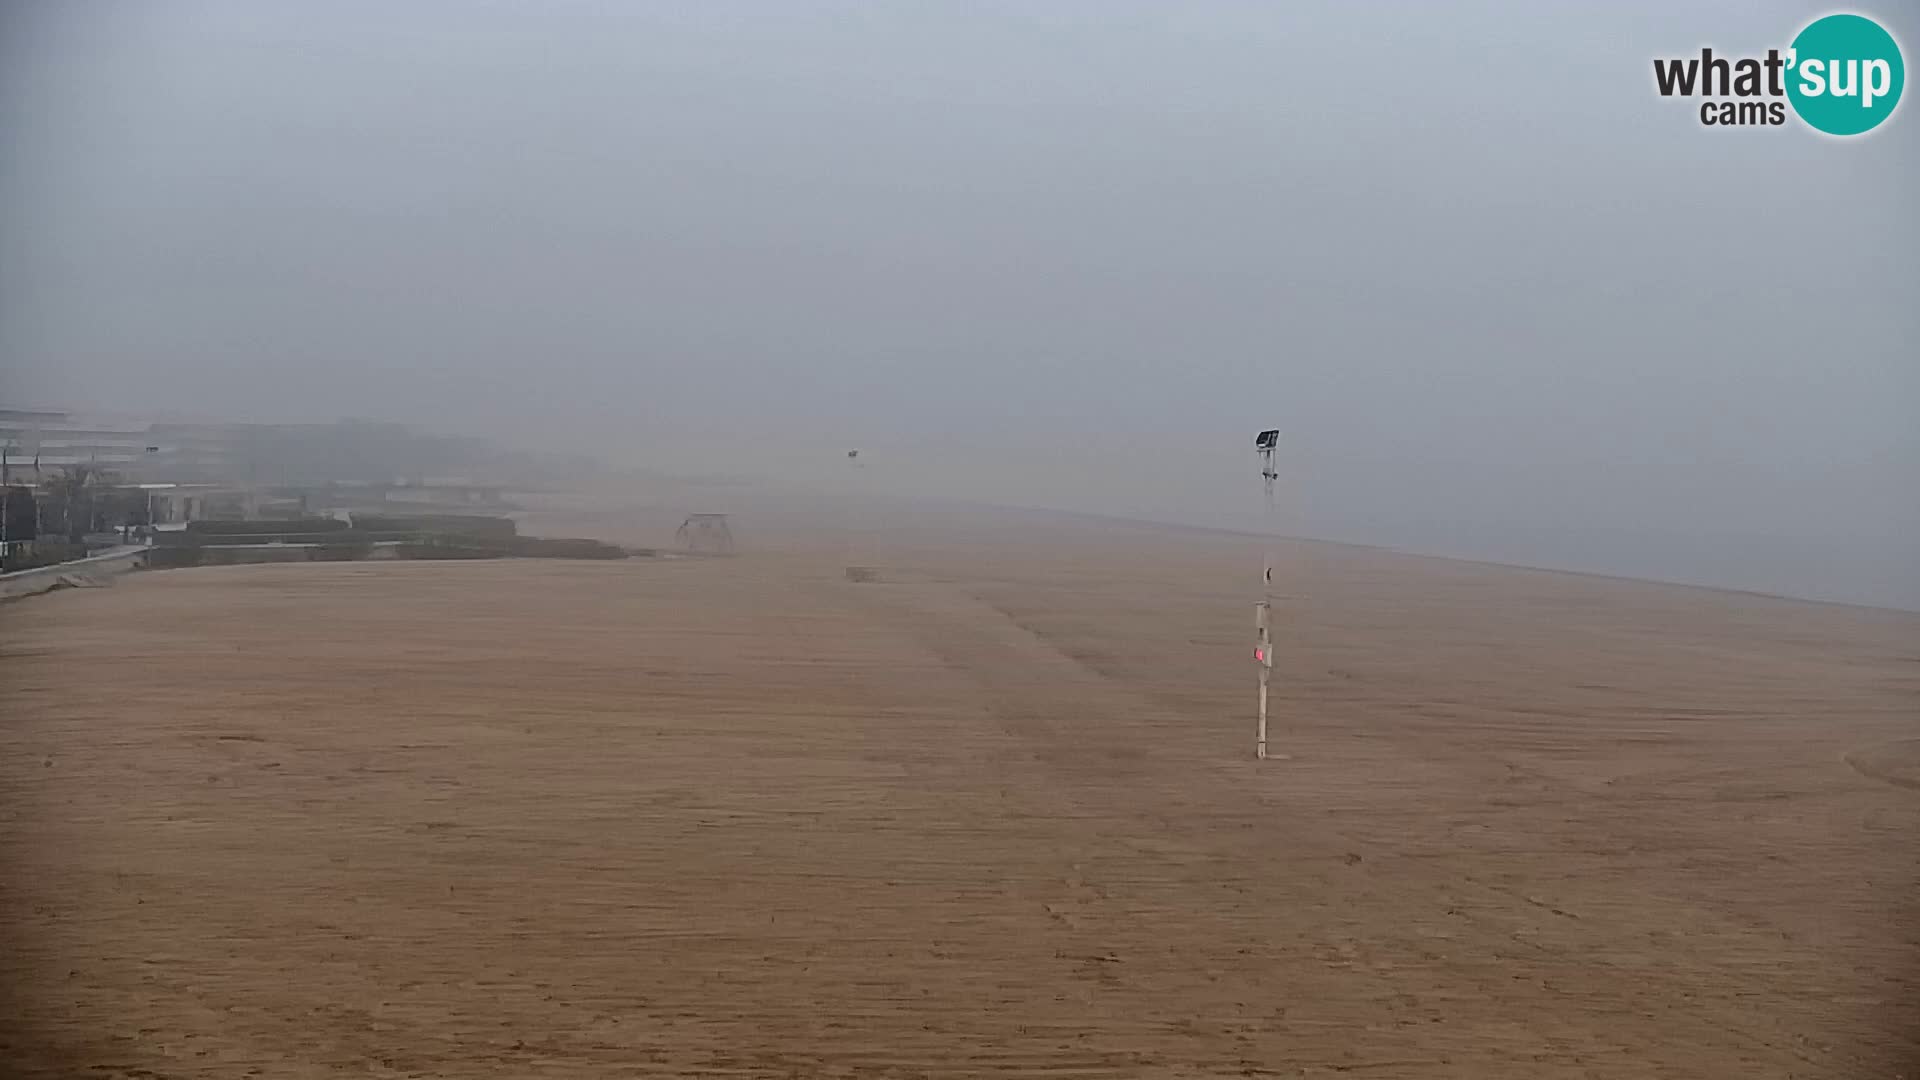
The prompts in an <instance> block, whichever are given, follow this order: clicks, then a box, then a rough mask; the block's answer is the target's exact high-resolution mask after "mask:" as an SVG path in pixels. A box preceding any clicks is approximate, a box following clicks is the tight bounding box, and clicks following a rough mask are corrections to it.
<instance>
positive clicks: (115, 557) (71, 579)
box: [0, 547, 147, 600]
mask: <svg viewBox="0 0 1920 1080" xmlns="http://www.w3.org/2000/svg"><path fill="white" fill-rule="evenodd" d="M146 557H147V549H146V548H144V547H122V548H115V549H114V550H112V551H109V552H107V553H105V554H103V555H93V556H89V557H88V558H85V559H75V560H73V561H72V562H64V563H56V564H54V565H52V566H41V567H36V568H35V569H32V570H16V571H14V572H13V573H11V574H0V600H9V599H12V598H14V597H17V596H32V595H33V594H35V593H43V592H46V591H48V590H49V589H56V588H59V587H60V586H62V585H99V584H105V583H106V581H107V579H108V578H111V577H114V576H115V575H118V574H124V573H126V572H127V571H129V570H138V569H139V568H140V567H141V566H143V565H144V564H145V563H146Z"/></svg>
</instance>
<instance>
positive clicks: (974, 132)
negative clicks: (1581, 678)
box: [0, 3, 1920, 608]
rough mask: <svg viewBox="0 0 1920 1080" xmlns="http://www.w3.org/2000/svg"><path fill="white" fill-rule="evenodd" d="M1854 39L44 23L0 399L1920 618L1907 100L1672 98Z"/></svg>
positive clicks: (1544, 24)
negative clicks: (1655, 583) (1261, 437)
mask: <svg viewBox="0 0 1920 1080" xmlns="http://www.w3.org/2000/svg"><path fill="white" fill-rule="evenodd" d="M1096 7H1097V13H1096ZM1824 10H1825V9H1821V8H1817V7H1814V6H1811V5H1805V4H1769V5H1763V6H1759V7H1751V6H1734V5H1700V6H1695V7H1690V8H1686V9H1681V10H1660V11H1653V10H1647V11H1638V10H1604V11H1595V12H1591V13H1588V14H1587V16H1586V17H1585V19H1584V20H1583V21H1582V22H1581V23H1580V24H1579V26H1578V29H1577V32H1575V29H1574V28H1572V27H1569V26H1568V25H1567V24H1565V23H1563V22H1561V21H1558V20H1556V19H1554V18H1553V17H1551V15H1549V14H1547V13H1545V12H1541V11H1534V10H1530V9H1518V10H1514V9H1506V8H1502V7H1499V6H1495V5H1475V6H1471V7H1465V8H1450V9H1448V10H1445V11H1442V10H1438V9H1428V8H1424V7H1419V6H1411V5H1409V6H1400V7H1393V8H1381V9H1368V10H1365V11H1359V12H1353V11H1346V10H1344V9H1340V10H1338V11H1337V13H1336V9H1335V8H1332V7H1319V8H1304V9H1290V10H1284V11H1283V10H1265V9H1247V8H1237V7H1228V6H1224V5H1185V6H1181V7H1179V8H1177V9H1170V8H1165V7H1152V6H1144V5H1097V6H1096V5H1086V4H1063V5H1056V6H1050V7H1047V8H1044V9H1030V8H1024V7H1020V6H1014V5H1005V6H993V5H988V6H969V7H967V8H965V9H961V8H957V7H943V6H937V5H936V6H929V7H921V8H913V9H895V10H878V11H876V10H868V9H862V8H856V7H845V6H837V5H807V6H805V7H780V8H768V9H764V10H760V11H756V12H755V13H754V14H752V15H746V14H743V13H742V12H741V11H739V10H733V11H721V10H700V9H687V10H680V9H670V8H646V7H624V6H599V5H579V6H569V7H567V8H564V9H560V10H542V11H540V12H538V13H535V12H533V11H531V10H528V9H515V8H511V7H499V6H465V5H461V6H454V5H432V4H428V5H412V6H408V7H406V8H402V9H390V8H386V7H376V6H373V5H361V6H356V5H343V6H332V7H329V8H328V9H326V11H325V13H321V12H319V11H317V10H315V9H311V8H302V7H295V6H280V5H242V4H218V3H206V4H185V5H174V6H170V7H168V8H167V9H166V10H165V11H164V12H163V11H160V10H158V9H150V8H148V9H143V8H136V7H126V8H117V9H114V12H113V14H112V15H111V16H108V15H104V14H102V9H99V8H93V7H81V6H78V5H54V4H27V5H19V6H16V7H15V8H12V9H10V10H9V11H8V12H7V13H6V14H5V15H4V16H0V215H4V217H5V219H6V220H7V221H8V222H9V223H10V226H11V227H10V229H9V232H10V237H9V240H10V242H9V243H8V244H6V245H4V246H0V358H3V359H4V363H3V364H0V367H3V368H4V371H5V373H6V383H5V385H4V387H0V398H4V399H6V401H7V402H8V403H9V404H14V405H47V406H50V407H68V408H100V409H112V410H116V411H122V412H129V413H190V414H193V415H198V416H206V417H209V418H216V419H225V420H259V421H327V420H333V419H336V418H339V417H343V416H360V417H366V418H368V419H377V420H389V421H399V422H405V423H410V424H413V425H415V426H418V427H420V428H421V429H423V430H429V431H441V432H446V433H449V434H463V435H484V436H488V437H491V438H494V439H496V440H498V441H500V442H502V443H504V444H507V445H513V446H519V447H523V448H536V449H539V448H544V449H553V450H558V451H563V452H581V453H590V454H593V455H594V456H596V457H598V458H600V459H602V460H605V461H607V462H609V463H610V464H613V465H616V466H619V467H623V468H639V469H649V470H653V471H656V472H660V473H664V474H670V475H683V476H685V475H694V476H715V475H737V476H741V477H747V478H751V479H753V480H754V481H755V482H756V483H760V484H765V485H767V486H769V487H771V488H775V489H782V490H800V491H805V490H818V491H829V492H845V493H855V492H858V493H864V494H871V495H899V496H910V495H917V496H927V497H936V498H951V499H959V500H968V501H977V502H983V503H991V504H996V505H1011V506H1030V507H1037V508H1051V509H1058V510H1067V511H1076V512H1087V513H1099V514H1109V515H1114V516H1120V517H1128V518H1136V519H1142V520H1151V521H1165V522H1175V523H1183V524H1195V525H1202V526H1219V527H1227V528H1236V529H1246V530H1260V529H1263V528H1265V527H1266V526H1267V525H1268V522H1266V521H1265V520H1264V517H1263V512H1262V510H1261V507H1260V500H1259V481H1258V476H1257V464H1256V461H1255V459H1254V455H1253V453H1252V446H1251V441H1252V435H1253V433H1254V432H1255V431H1257V430H1259V429H1261V428H1264V427H1272V426H1278V427H1280V428H1281V429H1282V430H1283V432H1284V437H1283V443H1282V456H1281V463H1282V472H1283V476H1284V479H1283V484H1282V487H1283V491H1282V495H1283V498H1282V510H1281V513H1280V514H1279V515H1278V517H1279V520H1278V521H1277V522H1276V523H1274V527H1275V528H1277V529H1278V530H1279V531H1283V532H1288V533H1292V534H1298V535H1303V536H1309V537H1316V538H1324V539H1329V540H1336V541H1345V542H1357V543H1368V544H1378V545H1381V546H1386V547H1391V548H1396V549H1400V550H1406V551H1413V552H1420V553H1426V554H1435V555H1443V556H1452V557H1462V558H1472V559H1485V560H1488V561H1497V562H1506V563H1517V564H1522V565H1532V566H1543V567H1551V568H1558V569H1568V570H1582V571H1592V572H1599V573H1607V574H1617V575H1621V576H1629V577H1638V578H1649V579H1656V580H1671V581H1684V582H1690V583H1694V584H1701V585H1709V586H1716V587H1724V588H1739V589H1750V590H1755V591H1761V592H1770V593H1780V594H1785V595H1792V596H1802V597H1808V598H1813V599H1826V600H1842V601H1848V602H1856V603H1868V604H1876V605H1881V606H1899V607H1909V608H1916V607H1920V559H1916V557H1915V555H1914V554H1913V548H1914V544H1913V537H1914V536H1915V535H1916V534H1917V533H1920V495H1916V492H1920V424H1916V423H1915V420H1914V417H1915V411H1916V406H1917V405H1920V371H1916V365H1915V363H1914V358H1915V355H1916V350H1915V348H1914V345H1915V342H1916V341H1920V313H1916V311H1915V309H1914V306H1913V304H1912V300H1911V298H1912V295H1913V293H1914V288H1915V285H1916V284H1920V267H1916V262H1915V255H1914V252H1915V251H1916V245H1915V241H1916V240H1920V227H1917V222H1916V217H1915V213H1914V210H1913V202H1912V198H1911V187H1912V183H1911V181H1912V177H1913V175H1914V169H1913V166H1914V165H1915V164H1916V163H1917V162H1920V142H1917V140H1920V136H1916V134H1915V131H1916V129H1915V127H1914V123H1913V120H1912V117H1911V116H1910V115H1898V116H1896V117H1895V118H1894V119H1893V121H1891V122H1890V124H1889V125H1888V127H1887V129H1886V130H1883V131H1879V132H1876V133H1874V134H1873V135H1872V136H1870V137H1867V138H1863V139H1860V140H1856V141H1851V142H1839V141H1834V140H1828V139H1822V138H1817V137H1815V136H1813V135H1811V134H1810V133H1808V132H1805V131H1796V130H1781V131H1766V132H1758V131H1725V132H1710V131H1703V130H1702V129H1701V128H1700V127H1699V125H1698V124H1697V123H1696V122H1694V121H1693V120H1691V119H1690V118H1689V117H1687V116H1686V115H1684V114H1676V113H1674V112H1673V111H1672V110H1670V109H1668V108H1665V107H1664V106H1665V105H1666V104H1668V103H1665V102H1662V101H1661V100H1660V99H1659V98H1658V97H1657V96H1656V95H1655V93H1654V91H1653V89H1652V88H1651V86H1650V76H1649V70H1648V61H1649V60H1650V59H1651V58H1652V57H1655V56H1660V55H1670V54H1679V53H1683V52H1685V51H1686V50H1687V49H1689V48H1696V49H1697V48H1698V46H1699V45H1700V44H1701V43H1702V42H1710V43H1712V44H1713V45H1714V46H1715V48H1716V50H1717V51H1720V50H1724V51H1726V52H1728V53H1729V54H1731V53H1732V52H1734V51H1736V50H1743V49H1744V50H1761V51H1764V49H1765V48H1766V47H1768V46H1769V45H1772V44H1778V43H1780V42H1781V41H1783V40H1784V39H1785V37H1786V36H1787V35H1789V34H1790V33H1791V32H1792V30H1793V29H1794V28H1795V27H1797V26H1798V25H1800V24H1801V23H1804V22H1805V21H1806V20H1807V19H1808V18H1810V17H1811V16H1813V15H1815V14H1819V13H1820V12H1822V11H1824ZM1890 25H1891V26H1892V27H1893V29H1894V30H1895V32H1896V33H1897V34H1904V37H1903V40H1907V41H1912V40H1920V24H1914V23H1912V21H1911V19H1910V18H1909V19H1907V20H1906V21H1905V22H1902V21H1901V19H1899V18H1895V19H1892V20H1890ZM1350 54H1354V55H1364V56H1365V57H1366V58H1367V64H1366V65H1365V66H1364V72H1363V73H1362V74H1356V73H1355V71H1356V69H1355V67H1354V65H1353V64H1352V63H1351V62H1350V59H1349V57H1350ZM1474 57H1483V58H1486V62H1484V63H1483V62H1475V61H1474V60H1473V59H1471V58H1474ZM1338 87H1349V88H1350V89H1349V90H1345V91H1341V92H1337V93H1330V92H1329V90H1328V88H1338ZM1911 110H1912V106H1911V104H1909V105H1907V106H1906V107H1905V108H1903V109H1902V110H1901V111H1902V113H1903V114H1906V113H1911ZM856 447H857V448H859V449H860V450H861V451H862V460H863V461H864V462H865V463H866V468H864V469H863V470H861V471H860V472H859V473H858V474H853V473H850V472H849V470H848V469H847V468H846V465H845V459H844V452H845V450H847V449H851V448H856Z"/></svg>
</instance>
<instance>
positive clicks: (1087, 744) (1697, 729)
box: [0, 511, 1920, 1078]
mask: <svg viewBox="0 0 1920 1080" xmlns="http://www.w3.org/2000/svg"><path fill="white" fill-rule="evenodd" d="M549 517H550V519H551V520H550V521H549V522H548V524H549V525H551V526H552V527H550V528H543V529H539V530H536V531H543V532H561V531H564V532H575V533H580V532H586V533H591V534H598V535H603V536H608V537H610V538H614V539H625V540H632V541H635V542H660V541H661V540H663V539H664V536H661V535H657V534H659V533H661V532H662V529H663V525H662V521H664V520H665V519H664V518H662V519H660V520H655V518H656V517H658V515H654V516H652V517H650V516H648V515H647V514H645V513H635V514H632V515H628V516H625V517H623V516H622V515H619V514H607V513H602V514H576V515H571V516H569V515H567V514H562V513H554V514H550V515H549ZM738 524H739V526H740V528H739V531H740V533H741V539H742V547H743V554H742V555H740V556H739V557H737V558H732V559H699V560H672V561H669V560H655V559H636V560H630V561H627V562H624V563H617V564H598V563H567V562H543V561H515V562H481V563H385V564H315V565H304V566H250V567H222V568H208V569H195V570H179V571H166V572H153V573H146V574H139V575H135V576H133V577H130V578H127V579H124V580H123V581H122V582H121V583H120V584H119V585H117V586H116V587H114V588H111V589H89V590H71V591H65V592H61V593H56V594H51V595H48V596H43V597H37V598H33V599H31V600H28V601H22V602H18V603H14V604H9V605H6V607H5V609H4V610H3V611H0V681H3V683H4V688H5V692H6V706H5V710H4V719H3V720H0V800H4V801H3V802H0V810H3V811H4V818H0V858H3V859H4V878H3V879H0V928H4V937H3V938H0V944H4V946H5V947H4V949H3V950H0V979H3V980H4V986H5V990H4V992H5V993H6V995H7V999H6V1000H5V1001H4V1003H3V1004H4V1006H5V1008H4V1013H5V1015H6V1017H7V1020H8V1027H7V1029H6V1030H5V1032H4V1033H3V1034H0V1038H4V1041H5V1042H6V1044H7V1045H6V1046H5V1048H4V1050H0V1057H3V1058H4V1060H6V1062H7V1063H8V1067H9V1069H10V1070H11V1072H12V1074H15V1075H22V1076H47V1077H54V1076H60V1077H66V1076H88V1077H129V1078H130V1077H145V1078H156V1077H168V1078H171V1077H247V1076H263V1077H293V1078H301V1077H323V1076H326V1077H330V1076H335V1075H341V1074H352V1075H362V1076H374V1077H401V1076H431V1077H467V1076H476V1077H477V1076H489V1077H493V1076H497V1077H601V1076H604V1077H616V1076H619V1077H627V1076H635V1075H663V1076H665V1075H706V1076H753V1077H788V1076H806V1077H811V1076H829V1077H851V1076H876V1077H879V1076H886V1077H908V1076H943V1077H944V1076H987V1075H1026V1076H1045V1077H1061V1078H1064V1077H1108V1076H1111V1077H1198V1076H1243V1075H1251V1076H1334V1075H1346V1074H1354V1075H1362V1076H1367V1077H1463V1078H1464V1077H1474V1078H1500V1077H1512V1078H1521V1077H1526V1078H1534V1077H1570V1078H1571V1077H1645V1076H1672V1077H1681V1076H1686V1077H1695V1076H1729V1077H1836V1078H1838V1077H1893V1076H1896V1075H1905V1076H1908V1077H1913V1076H1915V1075H1916V1073H1915V1071H1914V1068H1915V1066H1916V1064H1920V900H1916V885H1920V720H1917V719H1916V716H1917V713H1920V708H1917V706H1920V616H1916V615H1907V614H1899V613H1893V612H1887V611H1876V610H1872V609H1865V608H1848V607H1839V606H1832V605H1817V604H1803V603H1795V602H1789V601H1782V600H1775V599H1768V598H1763V597H1753V596H1742V595H1737V594H1728V593H1715V592H1708V591H1703V590H1692V589H1685V588H1678V587H1670V586H1660V585H1651V584H1644V583H1635V582H1623V581H1613V580H1607V579H1600V578H1585V577H1577V576H1569V575H1560V574H1549V573H1539V572H1529V571H1521V570H1514V569H1507V568H1501V567H1493V566H1483V565H1475V564H1466V563H1453V562H1443V561H1437V560H1424V559H1415V558H1410V557H1405V556H1398V555H1392V554H1389V553H1384V552H1376V551H1365V550H1359V549H1348V548H1337V547H1331V546H1301V545H1294V546H1289V547H1286V548H1285V549H1283V551H1282V555H1281V581H1282V587H1283V590H1284V591H1289V592H1291V593H1293V594H1294V595H1293V596H1292V597H1291V598H1290V599H1287V600H1285V601H1283V602H1282V610H1283V612H1284V617H1283V631H1282V634H1281V665H1280V668H1279V670H1278V672H1277V674H1278V680H1277V681H1278V684H1279V691H1278V695H1277V700H1276V710H1277V713H1278V715H1279V716H1280V717H1281V719H1280V720H1279V721H1278V722H1276V726H1275V733H1274V739H1275V749H1276V750H1279V751H1283V752H1286V753H1289V754H1290V755H1291V758H1290V759H1289V760H1285V761H1269V762H1267V763H1265V764H1259V763H1256V762H1254V761H1253V760H1251V751H1252V718H1251V715H1250V709H1251V704H1252V698H1253V689H1254V685H1255V670H1254V666H1253V662H1252V660H1251V657H1250V647H1251V624H1252V613H1251V609H1250V602H1251V600H1252V599H1253V596H1252V595H1251V591H1250V589H1251V587H1252V586H1253V585H1255V584H1256V582H1257V567H1258V565H1259V549H1258V545H1257V542H1256V541H1252V540H1249V539H1248V538H1245V537H1236V536H1229V535H1224V534H1209V533H1198V532H1180V531H1175V530H1169V529H1161V528H1152V527H1143V526H1128V525H1122V524H1117V523H1099V522H1093V521H1087V520H1075V519H1067V518H1057V519H1056V518H1047V517H1044V516H1040V515H1009V516H1007V517H1005V518H1004V519H996V520H991V521H989V520H984V519H981V518H978V517H973V516H969V515H967V514H963V513H959V512H957V511H956V512H950V513H948V514H946V515H935V516H933V517H929V518H925V519H921V520H916V521H913V522H902V523H900V524H899V525H898V527H897V528H896V527H889V528H886V529H880V530H868V531H863V532H861V533H859V534H858V535H857V536H854V537H852V538H846V537H840V538H838V539H836V538H835V535H834V533H833V531H832V528H830V527H820V528H813V529H811V530H809V529H806V528H798V527H795V528H792V529H787V528H786V526H785V525H783V524H779V523H777V522H776V523H774V524H772V525H767V526H764V527H761V526H756V524H755V523H754V521H753V520H752V519H751V518H750V517H745V516H743V517H742V519H741V520H740V521H739V523H738ZM664 529H665V532H666V533H668V534H670V532H671V524H666V525H665V526H664ZM783 530H784V531H783ZM849 558H854V561H858V562H861V563H863V564H870V565H875V566H878V567H881V568H882V574H881V577H882V580H881V581H879V582H877V583H872V584H854V583H850V582H848V581H846V580H844V579H843V577H842V575H841V570H840V567H841V565H842V563H843V562H845V561H847V560H848V559H849Z"/></svg>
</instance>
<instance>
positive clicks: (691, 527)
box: [673, 514, 733, 555]
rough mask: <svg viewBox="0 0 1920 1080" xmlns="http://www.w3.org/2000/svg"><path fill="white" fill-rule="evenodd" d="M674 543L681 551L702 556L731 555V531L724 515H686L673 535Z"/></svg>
mask: <svg viewBox="0 0 1920 1080" xmlns="http://www.w3.org/2000/svg"><path fill="white" fill-rule="evenodd" d="M673 540H674V543H676V544H678V545H680V548H681V550H683V551H694V552H699V553H700V554H703V555H731V554H733V530H732V529H731V528H729V527H728V526H727V515H725V514H688V515H687V520H685V521H683V522H681V523H680V528H679V530H678V531H677V532H675V533H674V534H673Z"/></svg>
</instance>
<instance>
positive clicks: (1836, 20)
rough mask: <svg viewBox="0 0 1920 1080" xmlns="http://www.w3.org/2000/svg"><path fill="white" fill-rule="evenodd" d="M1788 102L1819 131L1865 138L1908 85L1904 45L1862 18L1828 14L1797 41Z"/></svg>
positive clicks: (1791, 62) (1790, 63)
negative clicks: (1903, 59)
mask: <svg viewBox="0 0 1920 1080" xmlns="http://www.w3.org/2000/svg"><path fill="white" fill-rule="evenodd" d="M1787 64H1788V74H1787V100H1788V101H1790V102H1792V103H1793V111H1794V112H1796V113H1799V114H1800V119H1802V120H1804V121H1806V122H1807V125H1808V126H1809V127H1812V128H1813V129H1814V130H1816V131H1824V132H1826V133H1827V134H1829V135H1860V134H1863V133H1865V132H1868V131H1872V130H1873V129H1874V128H1876V127H1879V126H1880V123H1881V122H1882V121H1884V120H1885V119H1886V118H1887V117H1888V116H1890V115H1892V114H1893V110H1894V107H1895V106H1896V105H1899V104H1900V91H1901V90H1902V89H1904V88H1905V87H1906V85H1907V65H1906V64H1905V63H1904V62H1903V61H1902V60H1901V58H1900V45H1899V43H1897V42H1895V41H1894V40H1893V35H1892V34H1889V33H1887V32H1886V30H1885V29H1883V28H1882V27H1881V26H1880V24H1879V23H1877V22H1874V21H1873V20H1872V19H1869V18H1866V17H1865V16H1862V15H1828V16H1826V17H1825V18H1822V19H1815V20H1814V21H1813V22H1810V23H1808V24H1807V27H1806V29H1804V30H1802V31H1800V34H1799V36H1798V37H1795V38H1794V39H1793V51H1792V52H1791V53H1790V54H1789V59H1788V61H1787Z"/></svg>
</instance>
